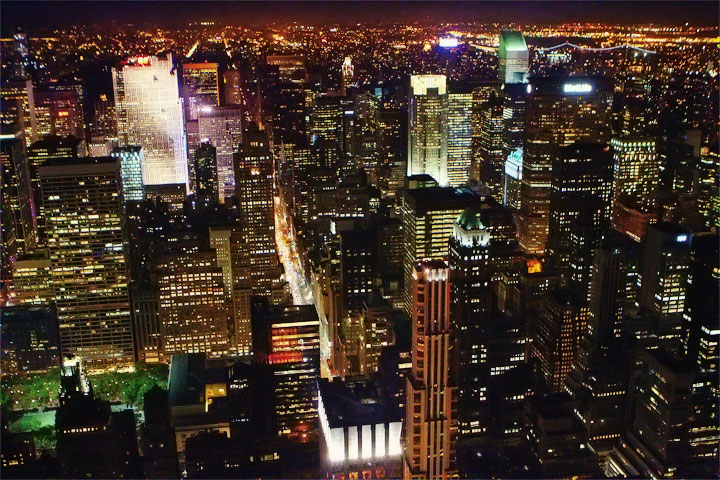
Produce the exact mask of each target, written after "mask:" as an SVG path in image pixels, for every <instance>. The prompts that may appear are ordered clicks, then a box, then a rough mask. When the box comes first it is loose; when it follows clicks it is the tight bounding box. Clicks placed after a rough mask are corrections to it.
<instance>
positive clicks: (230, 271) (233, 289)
mask: <svg viewBox="0 0 720 480" xmlns="http://www.w3.org/2000/svg"><path fill="white" fill-rule="evenodd" d="M210 247H211V248H212V249H213V250H215V255H216V257H217V265H218V266H219V267H220V268H222V271H223V282H224V284H225V291H226V292H227V293H226V294H227V295H229V296H230V297H231V298H232V310H233V328H232V329H231V336H230V338H231V341H230V351H231V353H233V354H236V355H248V354H250V353H251V352H252V335H251V331H250V310H251V307H250V297H251V296H252V288H251V280H250V257H249V251H248V245H247V242H246V236H245V233H244V231H243V229H242V228H241V227H239V226H227V227H215V226H212V227H210Z"/></svg>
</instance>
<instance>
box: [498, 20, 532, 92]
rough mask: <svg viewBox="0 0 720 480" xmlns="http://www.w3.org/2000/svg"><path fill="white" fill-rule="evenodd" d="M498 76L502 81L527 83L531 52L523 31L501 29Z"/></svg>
mask: <svg viewBox="0 0 720 480" xmlns="http://www.w3.org/2000/svg"><path fill="white" fill-rule="evenodd" d="M498 60H499V62H498V76H499V77H500V81H501V82H502V83H505V84H507V83H526V82H527V80H528V79H527V76H528V71H529V69H530V54H529V52H528V48H527V44H526V43H525V37H523V34H522V32H518V31H515V30H502V31H500V48H498Z"/></svg>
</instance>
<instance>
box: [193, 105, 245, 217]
mask: <svg viewBox="0 0 720 480" xmlns="http://www.w3.org/2000/svg"><path fill="white" fill-rule="evenodd" d="M242 115H243V113H242V109H241V108H238V107H212V106H207V105H206V106H203V107H200V110H199V112H198V124H199V132H200V133H199V139H200V141H201V142H207V141H209V142H210V143H212V144H213V146H214V147H215V148H216V149H217V152H216V153H217V176H218V181H219V182H220V184H219V185H220V202H221V203H224V201H225V198H227V197H231V196H232V195H233V194H234V193H235V172H234V168H233V154H234V153H235V152H236V151H237V150H238V148H239V146H240V143H241V142H242Z"/></svg>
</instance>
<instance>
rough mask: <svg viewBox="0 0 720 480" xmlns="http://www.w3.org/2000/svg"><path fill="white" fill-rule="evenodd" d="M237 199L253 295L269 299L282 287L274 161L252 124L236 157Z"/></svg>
mask: <svg viewBox="0 0 720 480" xmlns="http://www.w3.org/2000/svg"><path fill="white" fill-rule="evenodd" d="M235 198H236V201H237V203H238V206H239V209H240V215H241V222H243V228H244V230H245V233H246V235H247V237H246V238H247V243H248V248H249V251H250V272H251V279H252V289H253V293H254V294H256V295H265V296H267V297H270V296H271V295H272V292H273V290H275V291H277V289H278V288H279V287H280V285H279V281H280V274H281V272H280V260H279V258H278V254H277V250H276V246H275V203H274V200H273V159H272V154H271V152H270V148H269V146H268V140H267V137H266V135H265V131H264V130H258V128H257V126H256V125H255V124H250V126H249V128H248V130H246V131H245V133H244V135H243V143H242V144H241V145H240V150H239V152H238V153H236V154H235Z"/></svg>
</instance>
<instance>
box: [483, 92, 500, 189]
mask: <svg viewBox="0 0 720 480" xmlns="http://www.w3.org/2000/svg"><path fill="white" fill-rule="evenodd" d="M478 115H479V126H478V127H479V132H478V136H479V139H478V158H477V159H476V161H477V163H478V165H477V170H478V180H480V181H482V183H483V184H485V186H487V187H488V188H489V189H490V191H491V192H492V195H493V197H495V199H496V200H498V201H502V199H503V197H504V195H503V193H504V186H505V185H504V184H505V182H504V179H505V175H504V172H505V155H504V150H503V133H504V125H503V108H502V98H501V97H499V96H497V95H495V94H491V96H490V99H489V100H488V101H487V102H485V103H484V104H483V105H482V106H480V108H479V112H478Z"/></svg>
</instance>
